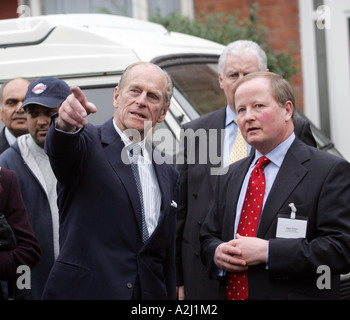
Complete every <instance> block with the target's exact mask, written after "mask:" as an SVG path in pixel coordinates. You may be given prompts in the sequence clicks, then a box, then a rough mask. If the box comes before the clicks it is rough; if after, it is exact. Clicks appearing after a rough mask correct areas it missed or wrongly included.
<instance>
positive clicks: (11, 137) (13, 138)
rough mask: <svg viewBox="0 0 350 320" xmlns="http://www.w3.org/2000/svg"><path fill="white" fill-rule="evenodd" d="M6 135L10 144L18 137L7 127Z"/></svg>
mask: <svg viewBox="0 0 350 320" xmlns="http://www.w3.org/2000/svg"><path fill="white" fill-rule="evenodd" d="M5 136H6V139H7V142H8V143H9V145H11V144H13V143H15V142H16V140H17V138H16V137H15V136H14V135H13V134H12V133H11V132H10V130H9V129H8V128H7V127H5Z"/></svg>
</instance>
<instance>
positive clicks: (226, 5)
mask: <svg viewBox="0 0 350 320" xmlns="http://www.w3.org/2000/svg"><path fill="white" fill-rule="evenodd" d="M193 2H194V8H195V13H196V14H198V13H200V12H204V13H215V12H225V13H227V14H234V13H235V12H236V11H237V10H239V16H242V18H243V17H247V16H248V15H249V9H250V8H251V6H252V4H253V3H258V8H259V11H258V17H259V20H260V21H261V22H262V23H263V25H264V26H265V27H266V28H267V30H268V35H269V36H268V41H269V44H270V45H271V47H272V48H273V49H274V50H276V51H277V52H281V51H283V52H286V53H288V48H289V45H290V44H291V43H293V46H294V59H295V61H296V67H297V68H298V73H297V74H296V75H294V76H293V77H292V79H291V83H292V86H293V88H294V90H295V95H296V103H297V105H298V107H299V108H300V109H303V105H304V103H303V79H302V69H301V68H302V66H301V51H300V50H301V49H300V34H299V31H300V30H299V5H298V0H278V1H276V0H193Z"/></svg>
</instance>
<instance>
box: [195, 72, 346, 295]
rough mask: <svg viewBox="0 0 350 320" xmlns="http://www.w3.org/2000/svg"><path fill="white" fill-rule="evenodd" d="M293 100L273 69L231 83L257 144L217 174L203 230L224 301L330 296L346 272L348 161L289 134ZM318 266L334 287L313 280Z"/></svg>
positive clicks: (245, 131)
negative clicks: (246, 154) (235, 84)
mask: <svg viewBox="0 0 350 320" xmlns="http://www.w3.org/2000/svg"><path fill="white" fill-rule="evenodd" d="M294 106H295V102H294V96H293V91H292V88H291V87H290V85H289V83H288V82H287V81H285V80H284V79H283V78H282V77H281V76H279V75H277V74H274V73H270V72H259V73H252V74H249V75H247V76H245V77H244V78H243V79H242V80H241V81H240V83H239V84H238V86H237V88H236V90H235V93H234V107H235V111H236V113H237V119H238V125H239V128H240V130H241V131H242V135H243V137H244V138H245V139H246V140H247V142H248V143H249V144H250V145H251V146H252V147H254V148H255V149H256V151H255V153H254V154H252V155H251V156H249V157H248V158H245V159H243V160H240V161H238V162H236V163H234V164H232V165H231V166H230V167H229V171H228V173H227V174H226V175H221V176H218V179H217V185H216V194H215V197H214V199H213V205H212V207H211V209H210V211H209V213H208V216H207V218H206V220H205V222H204V224H203V227H202V230H201V257H202V260H203V263H204V265H205V266H206V269H207V270H208V272H209V273H210V274H211V276H213V277H216V278H218V280H219V281H220V282H221V285H220V297H221V298H222V299H228V300H234V299H240V300H242V299H244V300H245V299H252V300H253V299H336V298H338V296H339V285H340V274H341V273H347V272H349V271H350V201H349V199H350V164H349V163H348V162H347V161H345V160H343V159H340V158H338V157H335V156H333V155H330V154H328V153H326V152H324V151H321V150H318V149H316V148H312V147H310V146H307V145H306V144H304V143H303V142H301V141H300V140H299V139H298V138H297V137H296V136H295V134H294V132H293V130H294V123H295V107H294ZM320 266H327V267H329V270H330V275H329V276H330V288H327V289H323V288H322V287H321V288H320V287H319V286H318V285H317V283H318V282H317V278H318V277H319V276H320V274H318V273H317V270H318V268H319V267H320ZM322 289H323V290H322Z"/></svg>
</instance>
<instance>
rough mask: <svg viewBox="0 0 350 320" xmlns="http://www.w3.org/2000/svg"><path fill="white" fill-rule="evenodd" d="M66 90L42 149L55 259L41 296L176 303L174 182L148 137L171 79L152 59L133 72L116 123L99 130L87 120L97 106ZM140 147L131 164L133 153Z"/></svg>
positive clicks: (122, 86)
mask: <svg viewBox="0 0 350 320" xmlns="http://www.w3.org/2000/svg"><path fill="white" fill-rule="evenodd" d="M72 92H73V94H72V95H70V96H69V97H68V98H67V100H66V101H65V102H63V104H62V106H61V108H60V110H59V116H58V118H56V119H54V120H53V123H52V125H51V128H50V129H49V132H48V135H47V139H46V146H45V148H46V151H47V154H48V155H49V158H50V161H51V164H52V168H53V170H54V173H55V174H56V177H57V180H58V203H59V212H60V254H59V256H58V258H57V261H56V262H55V264H54V266H53V269H52V271H51V273H50V276H49V279H48V281H47V284H46V288H45V290H44V293H43V298H44V299H125V300H129V299H145V300H147V299H175V298H176V286H175V235H176V207H177V204H176V202H177V201H178V200H177V196H178V188H179V176H178V173H177V171H176V170H175V169H174V168H173V167H172V166H171V165H169V164H166V163H164V159H162V158H161V155H160V154H159V153H157V152H156V151H155V150H152V149H151V148H150V147H149V145H148V142H147V141H145V139H144V138H145V137H146V136H147V133H148V131H147V130H148V129H150V130H152V129H153V128H154V127H155V126H156V124H157V123H158V122H161V121H163V120H164V118H165V115H166V113H167V111H168V108H169V105H170V99H171V96H172V82H171V79H170V78H169V76H168V75H167V74H166V73H165V72H163V70H162V69H160V68H159V67H158V66H156V65H154V64H151V63H137V64H133V65H131V66H129V67H128V68H127V69H126V71H125V72H124V74H123V76H122V78H121V80H120V82H119V85H118V86H117V87H116V89H115V96H114V107H115V113H114V117H113V119H110V120H109V121H107V122H106V123H104V124H103V125H102V126H98V127H95V126H92V125H90V124H87V120H86V119H85V117H86V116H87V115H88V114H90V113H92V112H95V111H96V107H95V106H94V105H92V104H91V103H89V102H87V101H86V98H85V96H84V94H83V93H82V92H81V91H80V89H79V88H72ZM77 129H78V131H77ZM137 147H139V148H137ZM140 147H142V151H141V152H142V154H139V155H138V158H139V161H138V162H137V167H135V166H134V162H133V161H132V160H133V159H129V156H130V157H134V156H135V152H136V150H137V149H140ZM130 161H132V163H130ZM133 169H136V170H135V171H133ZM136 171H137V172H138V175H137V174H136ZM133 172H135V175H134V173H133ZM138 179H140V180H139V181H138ZM140 186H141V189H138V187H140Z"/></svg>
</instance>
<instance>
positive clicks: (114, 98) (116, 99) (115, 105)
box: [113, 86, 119, 109]
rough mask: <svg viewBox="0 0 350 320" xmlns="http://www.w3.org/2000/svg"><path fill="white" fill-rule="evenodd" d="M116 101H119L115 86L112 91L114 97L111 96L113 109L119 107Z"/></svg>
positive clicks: (117, 90)
mask: <svg viewBox="0 0 350 320" xmlns="http://www.w3.org/2000/svg"><path fill="white" fill-rule="evenodd" d="M118 99H119V87H118V86H116V87H115V89H114V96H113V106H114V108H115V109H117V108H118V105H119V101H118Z"/></svg>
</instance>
